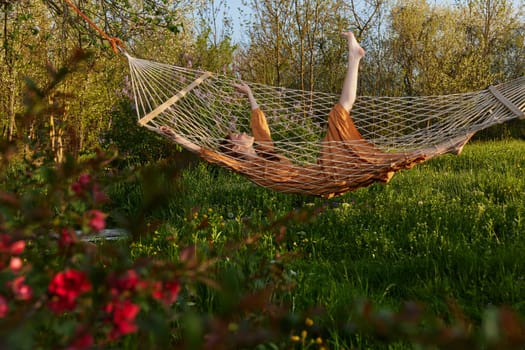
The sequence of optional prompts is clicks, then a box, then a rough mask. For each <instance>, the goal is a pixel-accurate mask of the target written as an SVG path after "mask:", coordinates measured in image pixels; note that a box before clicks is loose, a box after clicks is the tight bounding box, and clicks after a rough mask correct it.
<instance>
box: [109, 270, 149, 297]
mask: <svg viewBox="0 0 525 350" xmlns="http://www.w3.org/2000/svg"><path fill="white" fill-rule="evenodd" d="M109 284H110V287H111V288H110V290H111V294H112V295H114V296H118V295H120V294H121V293H124V292H133V291H135V290H137V289H139V288H144V285H145V282H144V281H142V280H141V279H140V277H139V275H138V273H137V271H135V270H133V269H130V270H127V271H126V272H124V273H123V274H122V275H121V276H118V277H115V276H112V277H111V278H110V281H109Z"/></svg>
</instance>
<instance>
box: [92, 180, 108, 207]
mask: <svg viewBox="0 0 525 350" xmlns="http://www.w3.org/2000/svg"><path fill="white" fill-rule="evenodd" d="M93 200H94V201H95V203H106V202H107V201H108V196H107V195H106V194H105V193H104V192H102V191H101V190H100V187H99V186H98V184H93Z"/></svg>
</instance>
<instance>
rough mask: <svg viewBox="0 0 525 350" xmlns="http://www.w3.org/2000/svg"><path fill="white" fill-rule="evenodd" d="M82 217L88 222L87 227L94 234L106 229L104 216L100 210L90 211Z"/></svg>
mask: <svg viewBox="0 0 525 350" xmlns="http://www.w3.org/2000/svg"><path fill="white" fill-rule="evenodd" d="M84 217H85V219H87V220H88V226H89V227H90V228H91V229H92V230H93V231H95V232H98V231H100V230H103V229H104V228H105V227H106V214H104V213H103V212H101V211H100V210H96V209H94V210H90V211H88V212H86V213H85V214H84Z"/></svg>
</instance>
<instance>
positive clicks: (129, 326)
mask: <svg viewBox="0 0 525 350" xmlns="http://www.w3.org/2000/svg"><path fill="white" fill-rule="evenodd" d="M105 309H106V312H107V313H109V314H111V322H112V324H113V329H112V330H111V332H110V334H109V338H110V339H112V340H114V339H117V338H119V337H121V336H123V335H126V334H129V333H134V332H136V331H137V329H138V327H137V325H136V324H135V317H136V316H137V314H138V313H139V311H140V307H139V306H138V305H137V304H133V303H132V302H131V301H129V300H116V301H112V302H110V303H109V304H107V305H106V308H105Z"/></svg>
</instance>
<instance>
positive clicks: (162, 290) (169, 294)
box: [151, 281, 181, 306]
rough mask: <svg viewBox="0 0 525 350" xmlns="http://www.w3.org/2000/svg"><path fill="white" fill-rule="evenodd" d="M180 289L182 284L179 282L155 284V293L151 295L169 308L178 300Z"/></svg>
mask: <svg viewBox="0 0 525 350" xmlns="http://www.w3.org/2000/svg"><path fill="white" fill-rule="evenodd" d="M180 288H181V287H180V283H179V282H178V281H173V282H155V283H154V284H153V292H152V294H151V295H152V297H153V298H154V299H157V300H159V301H161V302H163V303H164V304H166V305H168V306H169V305H171V304H173V303H174V302H175V301H176V300H177V297H178V296H179V292H180Z"/></svg>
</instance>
